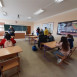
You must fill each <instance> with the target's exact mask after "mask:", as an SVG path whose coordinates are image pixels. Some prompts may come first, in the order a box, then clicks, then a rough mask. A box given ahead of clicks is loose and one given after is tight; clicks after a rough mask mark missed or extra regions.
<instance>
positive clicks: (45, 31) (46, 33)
mask: <svg viewBox="0 0 77 77" xmlns="http://www.w3.org/2000/svg"><path fill="white" fill-rule="evenodd" d="M44 35H46V36H47V35H48V29H47V27H45V30H44Z"/></svg>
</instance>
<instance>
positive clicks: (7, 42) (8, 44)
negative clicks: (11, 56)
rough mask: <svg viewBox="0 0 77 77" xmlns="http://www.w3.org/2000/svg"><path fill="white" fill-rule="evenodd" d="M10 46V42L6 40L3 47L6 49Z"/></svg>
mask: <svg viewBox="0 0 77 77" xmlns="http://www.w3.org/2000/svg"><path fill="white" fill-rule="evenodd" d="M11 46H13V44H12V41H10V40H6V41H5V43H4V47H5V48H7V47H11Z"/></svg>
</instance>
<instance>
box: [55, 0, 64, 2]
mask: <svg viewBox="0 0 77 77" xmlns="http://www.w3.org/2000/svg"><path fill="white" fill-rule="evenodd" d="M63 1H64V0H55V2H57V3H60V2H63Z"/></svg>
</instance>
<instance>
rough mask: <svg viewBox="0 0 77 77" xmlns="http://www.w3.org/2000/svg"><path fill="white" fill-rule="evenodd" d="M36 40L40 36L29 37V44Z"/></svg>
mask: <svg viewBox="0 0 77 77" xmlns="http://www.w3.org/2000/svg"><path fill="white" fill-rule="evenodd" d="M34 38H38V36H29V43H30V42H32V41H34Z"/></svg>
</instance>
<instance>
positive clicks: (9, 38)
mask: <svg viewBox="0 0 77 77" xmlns="http://www.w3.org/2000/svg"><path fill="white" fill-rule="evenodd" d="M6 41H8V43H7V44H10V45H11V43H12V46H13V45H15V43H16V41H15V40H14V38H11V36H10V34H9V33H6V34H5V37H4V39H2V40H1V42H0V46H3V48H5V46H4V45H5V43H6ZM10 45H8V46H10Z"/></svg>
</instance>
